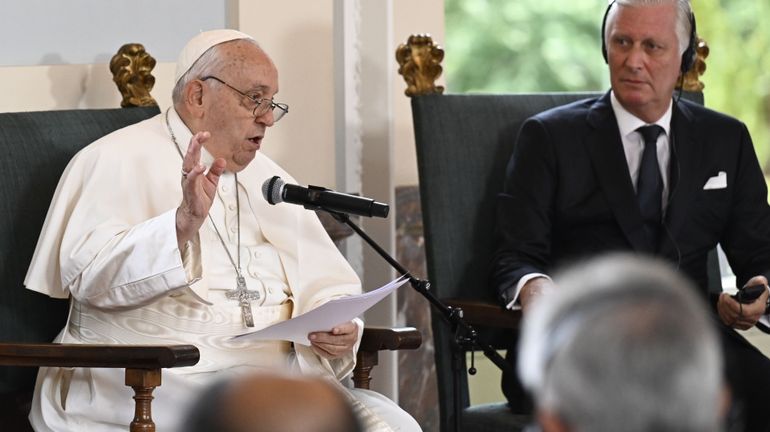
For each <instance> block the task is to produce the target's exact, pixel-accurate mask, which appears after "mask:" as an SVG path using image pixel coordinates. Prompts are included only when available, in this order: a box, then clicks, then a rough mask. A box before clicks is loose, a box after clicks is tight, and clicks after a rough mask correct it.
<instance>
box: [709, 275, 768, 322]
mask: <svg viewBox="0 0 770 432" xmlns="http://www.w3.org/2000/svg"><path fill="white" fill-rule="evenodd" d="M746 285H747V286H750V285H764V286H765V287H766V286H767V279H766V278H765V277H764V276H754V277H753V278H751V279H750V280H749V281H748V282H747V283H746ZM767 297H768V291H767V290H765V291H764V292H763V293H762V295H760V296H759V297H758V298H757V299H756V300H754V301H753V302H751V303H748V304H741V303H738V301H737V300H735V299H734V298H732V297H731V296H730V295H729V294H727V293H724V292H723V293H722V294H720V295H719V301H717V312H718V313H719V318H720V319H721V320H722V322H723V323H725V324H727V325H728V326H730V327H733V328H736V329H739V330H748V329H750V328H752V327H754V325H755V324H756V323H757V321H758V320H759V318H760V317H762V314H764V313H765V305H766V303H767Z"/></svg>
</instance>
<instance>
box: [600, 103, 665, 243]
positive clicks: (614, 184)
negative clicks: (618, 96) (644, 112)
mask: <svg viewBox="0 0 770 432" xmlns="http://www.w3.org/2000/svg"><path fill="white" fill-rule="evenodd" d="M587 120H588V124H589V125H590V126H591V127H592V128H593V130H592V131H591V132H590V133H589V134H588V136H587V137H586V147H587V149H588V153H589V155H590V157H591V162H592V163H593V167H594V171H595V173H596V177H597V179H598V183H599V185H600V187H601V189H602V191H603V192H604V195H605V197H606V198H607V202H608V204H609V206H610V208H611V209H612V212H613V214H614V215H615V218H616V220H617V222H618V225H619V226H620V229H621V230H622V231H623V234H624V235H625V236H626V239H627V240H628V242H629V243H630V244H631V246H632V248H633V249H634V250H637V251H644V252H654V251H653V248H652V245H651V244H650V242H649V241H648V240H647V238H646V237H645V235H644V228H643V226H644V225H643V222H642V215H641V212H640V210H639V203H638V202H637V201H636V193H635V192H634V186H633V184H632V183H631V176H630V174H629V173H628V163H627V161H626V156H625V153H624V151H623V143H622V142H621V140H620V130H619V129H618V122H617V120H616V119H615V114H614V112H613V111H612V106H611V104H610V94H609V92H608V93H606V94H605V95H604V96H603V97H602V98H600V99H599V100H597V101H596V103H595V104H594V105H593V106H592V107H591V109H590V110H589V112H588V118H587Z"/></svg>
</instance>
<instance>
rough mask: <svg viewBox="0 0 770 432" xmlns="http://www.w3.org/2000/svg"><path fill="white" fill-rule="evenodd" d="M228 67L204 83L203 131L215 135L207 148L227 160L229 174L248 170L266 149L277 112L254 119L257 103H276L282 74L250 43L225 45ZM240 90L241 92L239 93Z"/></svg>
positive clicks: (268, 112)
mask: <svg viewBox="0 0 770 432" xmlns="http://www.w3.org/2000/svg"><path fill="white" fill-rule="evenodd" d="M221 49H222V50H223V52H222V54H223V56H222V58H224V59H225V61H224V63H223V64H222V65H220V67H219V68H218V70H219V72H217V73H216V74H215V76H216V78H218V79H220V80H222V81H224V82H226V83H227V84H229V85H230V86H232V88H230V87H228V86H227V85H225V84H223V83H221V82H219V81H217V80H216V79H213V78H210V79H207V80H206V81H204V83H203V98H204V106H205V108H204V110H205V111H204V116H203V119H202V120H203V124H202V125H201V126H202V128H201V129H202V130H208V131H209V132H211V138H210V139H209V140H208V141H206V143H205V144H204V147H205V148H206V150H207V151H208V152H209V153H211V155H212V156H214V157H215V158H223V159H224V160H225V161H226V162H227V165H226V170H228V171H231V172H238V171H240V170H242V169H244V168H245V167H246V166H247V165H248V164H249V163H250V162H251V161H252V160H253V159H254V156H255V155H256V153H257V151H258V150H259V149H260V147H261V145H262V138H264V136H265V130H266V129H267V128H268V127H270V126H272V125H273V112H272V110H268V111H267V112H266V113H264V114H261V115H260V116H258V117H256V118H255V117H254V114H253V112H254V107H255V105H256V104H255V103H254V102H253V101H252V100H250V99H249V98H247V97H246V96H243V95H242V94H239V93H238V91H240V92H243V93H244V94H246V95H247V96H249V97H251V98H255V99H272V98H273V96H275V94H276V93H277V92H278V71H277V70H276V68H275V65H274V64H273V62H272V61H271V60H270V58H269V57H268V56H267V55H266V54H265V53H264V51H262V50H261V49H259V48H258V47H257V46H256V45H254V44H252V43H249V42H247V41H236V42H233V43H226V44H223V45H222V47H221ZM235 89H237V90H238V91H236V90H235Z"/></svg>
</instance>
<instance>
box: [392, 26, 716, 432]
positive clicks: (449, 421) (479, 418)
mask: <svg viewBox="0 0 770 432" xmlns="http://www.w3.org/2000/svg"><path fill="white" fill-rule="evenodd" d="M705 55H707V48H706V47H705V44H703V43H701V47H700V48H699V59H698V62H697V63H696V67H695V69H696V72H695V73H694V74H693V75H688V77H687V78H686V84H685V89H686V90H693V91H697V92H699V91H700V90H701V89H702V85H701V84H700V83H699V82H698V72H699V73H702V72H703V70H704V69H705V63H703V58H705ZM443 56H444V52H443V49H442V48H441V47H439V46H437V45H436V44H434V42H433V40H432V39H431V37H430V36H428V35H413V36H411V37H410V38H409V39H408V41H407V43H406V44H402V45H401V46H399V47H398V49H397V51H396V59H397V60H398V63H399V73H400V74H401V75H403V77H404V80H405V81H406V84H407V89H406V91H405V93H406V95H407V96H409V97H410V98H411V105H412V118H413V123H414V133H415V145H416V150H417V166H418V174H419V190H420V201H421V204H422V216H423V228H424V236H425V249H426V259H427V267H428V276H429V280H430V282H431V289H432V291H433V292H434V294H436V295H437V296H438V297H439V298H441V299H442V300H443V301H444V302H445V303H446V304H448V305H449V306H452V307H455V308H460V309H462V311H463V312H462V313H463V316H464V318H465V320H466V322H467V323H469V324H471V325H473V326H474V327H475V328H476V330H478V333H479V336H480V340H482V341H484V342H487V343H489V344H491V345H492V346H493V347H494V348H495V349H506V347H508V346H509V343H510V340H511V338H517V334H518V330H519V322H520V320H521V313H520V312H519V311H509V310H505V309H503V308H502V306H501V305H500V304H499V302H498V300H497V299H496V298H495V295H494V294H493V293H492V290H491V289H489V288H488V287H487V273H488V268H489V261H490V259H491V256H492V253H493V251H494V247H495V241H494V224H495V217H496V216H495V214H496V212H495V208H496V200H495V197H496V195H497V193H498V192H499V191H500V190H501V188H502V185H503V180H504V175H505V167H506V164H507V162H508V160H509V158H510V155H511V154H512V152H513V146H514V143H515V142H516V137H517V134H518V131H519V128H520V127H521V124H522V123H523V121H524V120H526V119H527V118H529V117H531V116H532V115H534V114H536V113H539V112H541V111H545V110H547V109H549V108H552V107H555V106H558V105H563V104H566V103H569V102H572V101H575V100H578V99H584V98H587V97H591V96H592V95H596V93H594V94H589V93H538V94H451V95H443V94H442V93H443V92H444V88H443V87H440V86H436V85H435V80H436V79H437V78H438V77H439V75H440V74H441V72H442V67H441V60H442V59H443ZM692 96H695V97H696V99H697V98H700V99H699V100H700V101H701V102H702V94H701V93H697V94H694V95H692V94H691V95H690V97H692ZM431 314H432V319H431V323H432V328H433V337H434V344H435V362H436V373H437V381H438V390H439V395H438V398H439V405H440V421H441V430H442V431H458V430H461V431H466V432H473V431H508V432H510V431H515V430H521V429H522V428H523V427H524V426H525V425H526V423H527V422H529V421H530V419H529V418H528V417H527V416H518V415H514V414H512V412H511V410H510V409H509V408H508V406H507V405H506V403H505V402H500V403H492V404H482V405H471V403H470V400H469V393H468V377H467V373H466V370H467V367H468V365H467V364H466V353H467V352H468V351H471V350H478V347H471V346H468V345H467V344H464V343H458V342H457V341H456V338H455V332H456V329H454V328H450V326H449V325H448V324H447V321H446V320H445V319H444V317H443V315H442V314H440V313H438V312H437V311H436V310H431Z"/></svg>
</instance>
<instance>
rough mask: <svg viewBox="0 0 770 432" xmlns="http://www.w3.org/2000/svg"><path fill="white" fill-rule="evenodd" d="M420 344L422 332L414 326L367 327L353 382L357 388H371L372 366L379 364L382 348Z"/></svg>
mask: <svg viewBox="0 0 770 432" xmlns="http://www.w3.org/2000/svg"><path fill="white" fill-rule="evenodd" d="M420 345H422V334H421V333H420V332H419V331H418V330H417V329H416V328H414V327H402V328H378V327H365V328H364V334H363V336H361V346H360V347H359V348H358V355H357V356H356V368H355V369H353V384H355V386H356V388H362V389H369V383H370V382H371V380H372V368H373V367H375V366H377V363H378V357H379V355H378V352H379V351H380V350H391V351H393V350H402V349H417V348H419V347H420Z"/></svg>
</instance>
